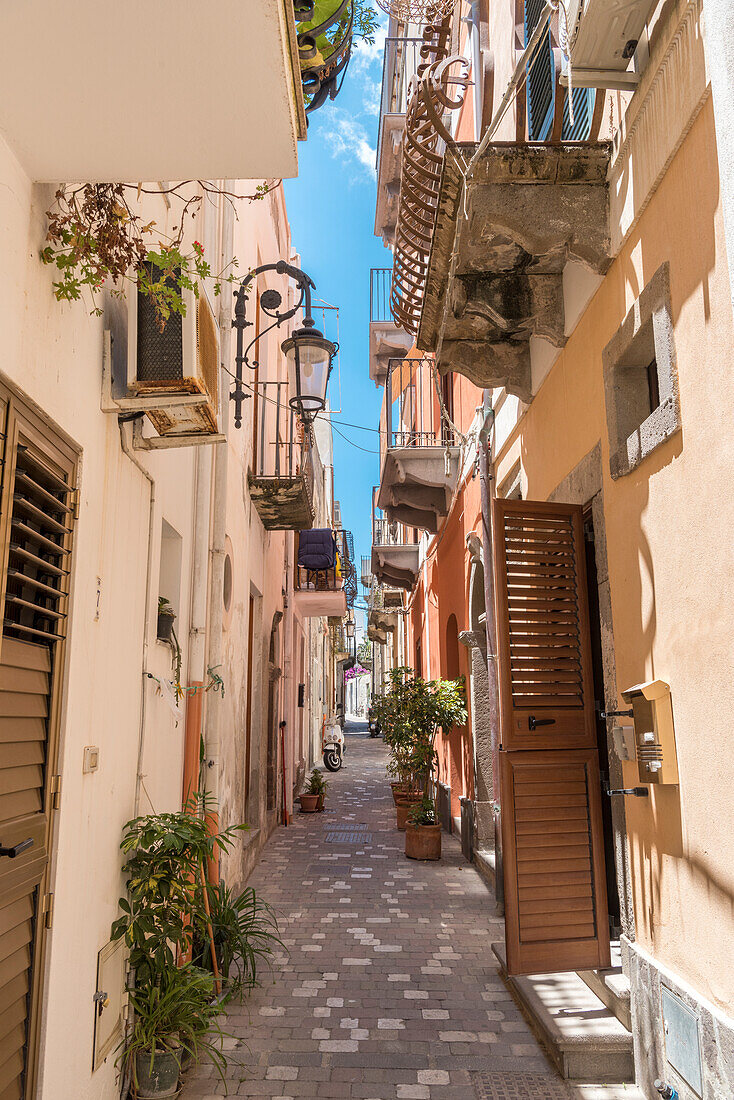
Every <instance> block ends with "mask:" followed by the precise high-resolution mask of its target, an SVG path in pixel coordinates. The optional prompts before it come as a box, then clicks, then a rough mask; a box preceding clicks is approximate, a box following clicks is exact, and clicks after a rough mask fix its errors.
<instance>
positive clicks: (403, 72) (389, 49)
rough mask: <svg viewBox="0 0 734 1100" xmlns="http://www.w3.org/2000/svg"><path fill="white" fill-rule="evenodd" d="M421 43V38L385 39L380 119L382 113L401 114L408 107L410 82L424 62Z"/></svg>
mask: <svg viewBox="0 0 734 1100" xmlns="http://www.w3.org/2000/svg"><path fill="white" fill-rule="evenodd" d="M422 46H423V39H422V38H386V39H385V56H384V59H383V63H382V96H381V99H380V119H382V116H383V115H404V114H405V113H406V111H407V110H408V101H409V97H410V82H411V80H412V78H413V77H414V76H415V74H416V73H417V72H418V69H419V67H420V66H421V65H422V64H425V57H424V55H423V54H422V53H421V48H422Z"/></svg>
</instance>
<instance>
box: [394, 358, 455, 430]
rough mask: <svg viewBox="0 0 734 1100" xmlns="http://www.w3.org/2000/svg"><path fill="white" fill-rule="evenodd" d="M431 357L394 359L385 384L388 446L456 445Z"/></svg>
mask: <svg viewBox="0 0 734 1100" xmlns="http://www.w3.org/2000/svg"><path fill="white" fill-rule="evenodd" d="M433 370H434V366H433V361H432V360H431V359H427V358H422V359H391V360H390V361H389V364H388V371H387V380H386V383H385V410H386V420H387V424H386V427H387V446H388V448H390V447H456V446H458V440H457V439H456V433H455V432H454V430H453V429H452V428H451V426H450V424H449V423H448V422H447V419H446V416H445V415H444V411H443V408H442V404H441V400H440V399H439V391H438V388H437V382H436V380H435V378H434V376H433Z"/></svg>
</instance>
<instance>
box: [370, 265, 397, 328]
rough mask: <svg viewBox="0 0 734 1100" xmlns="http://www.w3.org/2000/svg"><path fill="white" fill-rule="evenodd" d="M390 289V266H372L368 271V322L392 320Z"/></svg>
mask: <svg viewBox="0 0 734 1100" xmlns="http://www.w3.org/2000/svg"><path fill="white" fill-rule="evenodd" d="M391 290H392V268H391V267H373V268H372V269H371V271H370V322H371V323H372V322H374V321H377V322H378V323H381V324H384V323H385V322H386V321H392V313H391V312H390V291H391Z"/></svg>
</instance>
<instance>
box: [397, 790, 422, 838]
mask: <svg viewBox="0 0 734 1100" xmlns="http://www.w3.org/2000/svg"><path fill="white" fill-rule="evenodd" d="M420 800H421V797H420V795H414V794H410V795H408V794H402V795H400V796H399V798H397V799H396V800H395V812H396V815H397V822H398V830H399V831H400V832H401V833H402V832H404V831H405V826H406V823H407V821H408V814H409V813H410V811H411V810H412V809H413V807H414V806H415V804H416V802H420Z"/></svg>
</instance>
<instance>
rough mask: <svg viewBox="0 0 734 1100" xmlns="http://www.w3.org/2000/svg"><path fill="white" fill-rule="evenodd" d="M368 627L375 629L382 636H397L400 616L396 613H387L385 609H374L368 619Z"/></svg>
mask: <svg viewBox="0 0 734 1100" xmlns="http://www.w3.org/2000/svg"><path fill="white" fill-rule="evenodd" d="M367 625H368V627H370V626H371V627H373V628H374V629H375V630H376V631H378V632H379V633H380V634H385V635H386V636H387V635H388V634H395V633H396V632H397V629H398V616H397V612H395V611H392V612H390V611H385V610H384V609H383V608H378V607H374V608H373V609H372V610H371V611H370V613H369V617H368V619H367Z"/></svg>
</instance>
